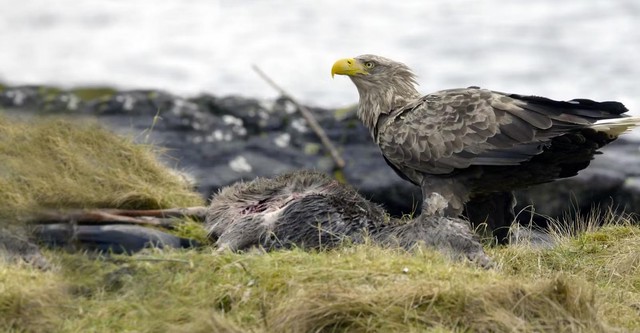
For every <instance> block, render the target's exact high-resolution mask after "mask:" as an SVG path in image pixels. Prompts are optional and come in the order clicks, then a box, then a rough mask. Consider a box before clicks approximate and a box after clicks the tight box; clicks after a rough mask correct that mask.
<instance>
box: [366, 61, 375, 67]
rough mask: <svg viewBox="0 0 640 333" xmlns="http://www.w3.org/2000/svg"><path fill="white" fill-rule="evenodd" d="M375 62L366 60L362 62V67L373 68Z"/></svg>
mask: <svg viewBox="0 0 640 333" xmlns="http://www.w3.org/2000/svg"><path fill="white" fill-rule="evenodd" d="M375 65H376V64H374V63H373V62H372V61H367V62H365V63H364V67H366V68H373V67H374V66H375Z"/></svg>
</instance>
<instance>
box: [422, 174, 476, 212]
mask: <svg viewBox="0 0 640 333" xmlns="http://www.w3.org/2000/svg"><path fill="white" fill-rule="evenodd" d="M421 188H422V200H423V203H422V214H425V215H426V216H429V215H438V216H447V217H458V216H460V215H461V214H462V211H463V209H464V204H465V203H466V202H467V200H468V199H469V189H468V187H467V186H466V185H465V184H464V182H463V181H462V180H461V179H456V178H442V177H434V176H425V177H424V178H423V179H422V184H421Z"/></svg>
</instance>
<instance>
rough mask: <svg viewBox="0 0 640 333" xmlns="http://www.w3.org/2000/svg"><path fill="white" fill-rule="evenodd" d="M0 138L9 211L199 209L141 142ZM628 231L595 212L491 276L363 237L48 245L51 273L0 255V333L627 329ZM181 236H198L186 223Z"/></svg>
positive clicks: (88, 128)
mask: <svg viewBox="0 0 640 333" xmlns="http://www.w3.org/2000/svg"><path fill="white" fill-rule="evenodd" d="M0 135H2V137H8V138H9V140H10V141H9V142H10V143H9V144H7V143H5V142H4V141H3V142H0V154H1V155H2V158H3V161H9V162H7V163H2V164H0V182H3V183H2V185H4V186H2V187H0V202H2V204H3V205H4V209H8V212H9V213H7V211H5V213H4V214H5V215H12V214H13V215H12V216H17V215H19V214H17V213H13V212H18V211H25V210H29V209H33V207H41V206H43V205H44V206H47V207H50V206H53V207H69V206H70V205H71V206H76V205H80V206H82V207H140V208H152V207H169V206H180V205H193V204H196V205H197V204H202V202H201V199H199V198H198V197H197V195H196V194H195V193H193V192H191V191H189V190H187V189H186V187H185V185H184V183H183V182H182V181H181V180H180V179H178V178H177V177H175V175H173V174H172V173H171V172H168V171H167V170H166V169H165V168H164V167H162V165H160V164H159V163H158V162H157V161H156V158H155V156H156V154H157V152H155V151H154V149H153V148H152V147H149V146H139V145H133V144H132V143H131V141H130V140H129V139H123V138H118V137H116V136H114V135H112V134H111V133H109V132H108V131H105V130H102V129H100V128H99V127H98V126H97V125H95V124H83V125H77V124H74V125H72V124H70V123H69V122H67V121H63V120H52V119H46V120H37V121H35V120H34V121H29V122H26V123H25V122H18V121H15V120H13V119H9V118H7V117H2V116H0ZM7 185H9V187H6V186H7ZM596 222H604V223H605V226H604V227H596V226H595V225H596ZM614 222H615V223H614ZM634 223H635V222H634V221H633V220H631V219H628V218H627V217H624V216H614V215H611V214H610V213H605V214H601V215H597V214H595V215H591V216H589V217H586V218H584V221H582V223H579V224H577V225H583V226H585V227H584V228H582V229H580V230H576V229H573V230H572V232H571V233H569V232H567V231H561V230H560V231H558V232H557V233H556V234H555V237H556V241H557V245H556V246H554V247H553V248H550V249H534V248H531V247H527V246H509V247H497V248H488V249H487V251H488V252H489V254H490V255H491V256H492V257H493V258H495V260H496V262H497V263H498V268H497V269H495V270H489V271H486V270H482V269H479V268H476V267H474V266H472V265H471V264H468V263H454V262H451V261H449V260H448V259H446V257H444V256H442V255H440V254H439V253H436V252H434V251H431V250H429V249H425V248H416V249H414V250H412V251H409V252H407V251H404V250H394V249H383V248H380V247H376V246H374V245H370V244H365V245H348V246H345V247H343V248H340V249H335V250H331V251H325V252H305V251H302V250H291V251H277V252H272V253H262V252H260V251H258V250H255V251H249V252H248V253H242V254H234V253H217V252H215V249H213V248H209V247H205V248H203V249H200V250H164V251H160V250H149V251H147V252H145V253H142V254H139V255H136V256H131V257H127V256H114V257H111V258H109V259H98V260H96V259H90V258H89V257H88V256H86V255H83V254H68V253H62V252H58V251H47V252H46V255H47V256H48V257H49V258H51V260H52V261H53V263H54V266H55V267H56V269H54V270H51V271H38V270H36V269H34V268H31V267H29V266H26V265H20V264H4V263H1V262H0V331H7V332H119V331H129V332H131V331H135V332H165V331H169V332H347V331H348V332H425V331H431V332H514V331H515V332H534V331H548V332H616V331H638V330H640V269H639V267H640V252H639V251H638V249H639V248H640V228H638V227H637V226H634ZM578 229H579V228H578ZM177 232H178V233H181V234H182V235H187V236H195V237H204V236H203V234H202V231H201V229H200V228H198V226H197V224H195V223H194V222H188V223H185V224H184V225H182V226H181V227H180V228H179V229H178V231H177ZM569 234H571V235H572V236H569Z"/></svg>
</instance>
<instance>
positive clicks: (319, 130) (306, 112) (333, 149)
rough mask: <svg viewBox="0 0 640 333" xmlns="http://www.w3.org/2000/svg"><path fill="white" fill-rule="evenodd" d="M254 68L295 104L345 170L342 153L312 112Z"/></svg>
mask: <svg viewBox="0 0 640 333" xmlns="http://www.w3.org/2000/svg"><path fill="white" fill-rule="evenodd" d="M252 67H253V70H254V71H255V72H256V73H258V75H260V77H261V78H262V79H264V80H265V81H266V82H267V83H268V84H269V85H270V86H272V87H273V88H274V89H275V90H277V91H278V92H279V93H280V95H282V96H283V97H284V98H286V99H288V100H289V101H290V102H291V103H293V104H294V105H295V106H296V107H297V108H298V110H300V113H301V114H302V116H303V117H304V119H305V120H306V121H307V123H309V127H311V129H312V130H313V131H314V132H315V133H316V135H317V136H318V138H320V142H322V144H323V145H324V146H325V148H327V150H328V151H329V154H331V158H333V161H334V163H335V164H336V166H337V167H338V169H343V168H344V166H345V162H344V160H343V159H342V156H340V153H339V152H338V150H337V149H336V147H335V146H334V145H333V143H331V140H330V139H329V137H328V136H327V133H325V131H324V130H323V129H322V127H321V126H320V124H319V123H318V121H317V120H316V119H315V118H314V117H313V114H311V111H309V109H307V107H306V106H304V105H302V104H300V103H298V101H297V100H296V99H295V98H293V96H291V95H290V94H289V93H287V92H286V91H285V90H284V89H282V88H281V87H280V86H278V85H277V84H276V83H275V82H274V81H273V80H272V79H271V78H270V77H269V76H267V74H265V72H263V71H262V70H261V69H260V68H259V67H258V66H256V65H253V66H252Z"/></svg>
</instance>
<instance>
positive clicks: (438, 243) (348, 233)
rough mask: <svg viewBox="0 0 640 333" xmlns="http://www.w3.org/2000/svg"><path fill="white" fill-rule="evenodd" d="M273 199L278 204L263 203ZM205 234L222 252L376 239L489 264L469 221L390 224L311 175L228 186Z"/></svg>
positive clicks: (350, 193) (349, 191)
mask: <svg viewBox="0 0 640 333" xmlns="http://www.w3.org/2000/svg"><path fill="white" fill-rule="evenodd" d="M301 185H304V186H301ZM309 189H312V190H309ZM238 198H251V200H238ZM274 198H277V199H276V200H273V199H274ZM269 201H271V202H272V203H273V204H274V205H273V206H264V205H262V204H263V203H265V202H269ZM239 202H243V204H239ZM278 203H279V204H278ZM258 206H259V207H260V209H256V207H258ZM275 211H278V214H277V218H275V219H274V220H273V223H265V219H266V218H265V216H266V215H267V214H269V213H272V212H275ZM206 228H207V229H208V230H209V231H210V232H211V237H212V238H213V239H215V240H216V243H217V244H218V246H219V247H220V248H221V249H230V250H243V249H247V248H250V247H253V246H261V247H263V248H265V249H267V250H271V249H280V248H291V247H303V248H308V249H328V248H334V247H337V246H340V245H342V244H344V243H345V242H353V243H362V242H364V241H365V240H366V239H370V240H371V241H373V242H375V243H378V244H382V245H387V246H400V247H404V248H407V249H408V248H411V247H414V246H416V245H418V244H425V245H427V246H431V247H434V248H436V249H438V250H440V251H443V252H445V253H448V254H451V255H453V256H454V257H466V258H468V259H470V260H473V261H476V262H478V263H479V264H480V265H482V266H488V265H490V263H491V260H490V259H489V258H488V257H487V256H486V254H485V253H484V251H483V249H482V245H481V244H480V243H479V242H478V240H477V238H476V237H475V235H474V233H473V232H472V231H471V230H470V229H469V226H468V223H466V222H465V221H463V220H459V219H455V218H445V217H436V216H421V217H418V218H416V219H412V220H409V221H402V220H399V219H390V218H389V217H388V215H386V213H385V212H384V210H383V209H382V208H381V207H379V206H378V205H376V204H374V203H372V202H370V201H369V200H366V199H364V198H363V197H362V196H360V195H359V194H358V193H357V192H356V191H355V190H353V188H351V187H349V186H346V185H343V184H340V183H338V182H337V181H335V180H333V179H331V178H329V177H328V176H326V175H324V174H321V173H316V172H308V171H301V172H295V173H291V174H286V175H282V176H278V177H276V178H273V179H264V178H263V179H256V180H254V181H252V182H249V183H237V184H234V185H231V186H229V187H227V188H225V189H224V190H223V191H222V192H221V193H220V194H218V195H216V196H214V198H213V199H212V203H211V206H210V210H209V214H208V217H207V221H206Z"/></svg>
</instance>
